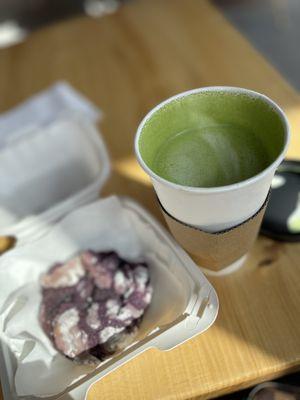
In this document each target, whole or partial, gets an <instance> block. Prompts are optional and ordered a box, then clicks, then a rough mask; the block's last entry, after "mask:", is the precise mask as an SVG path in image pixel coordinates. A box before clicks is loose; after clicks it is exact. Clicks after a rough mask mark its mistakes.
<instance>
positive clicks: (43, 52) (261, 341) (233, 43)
mask: <svg viewBox="0 0 300 400" xmlns="http://www.w3.org/2000/svg"><path fill="white" fill-rule="evenodd" d="M59 79H66V80H68V81H69V82H70V83H71V84H72V85H74V87H75V88H76V89H78V90H80V91H82V92H83V93H84V94H85V95H86V96H88V97H89V98H90V99H91V100H92V101H93V102H94V103H95V104H97V105H98V106H99V107H101V108H102V109H103V111H104V113H105V118H104V120H103V123H102V124H101V129H102V131H103V134H104V137H105V141H106V143H107V146H108V148H109V151H110V155H111V159H112V162H113V176H112V178H111V180H110V182H109V183H108V185H107V186H106V189H105V194H110V193H118V194H126V195H129V196H132V197H134V198H135V199H137V200H138V201H139V202H141V203H142V204H143V205H144V206H145V207H147V208H148V209H149V210H150V211H151V212H152V213H153V214H154V215H155V216H156V217H158V218H159V219H160V220H161V221H162V217H161V215H160V212H159V210H158V207H157V203H156V201H155V198H154V195H153V191H152V188H151V185H150V183H149V181H148V179H147V177H146V176H145V175H144V173H143V172H142V171H141V170H140V169H139V167H138V166H137V164H136V162H135V159H134V154H133V137H134V134H135V130H136V127H137V124H138V122H139V121H140V120H141V118H142V117H143V115H144V114H145V113H146V112H147V110H149V109H150V108H151V107H153V106H154V105H155V104H156V103H158V102H160V101H161V100H162V99H164V98H166V97H168V96H170V95H173V94H175V93H177V92H180V91H184V90H187V89H190V88H194V87H199V86H206V85H234V86H243V87H247V88H251V89H254V90H258V91H261V92H264V93H266V94H267V95H269V96H271V97H272V98H273V99H274V100H275V101H276V102H278V103H279V104H280V105H281V106H282V107H283V108H284V109H285V111H286V112H287V114H288V117H289V119H290V122H291V126H292V131H293V137H292V143H291V146H290V153H289V155H290V156H291V157H300V140H299V132H297V128H298V129H299V122H300V97H299V95H298V93H296V92H295V90H293V89H292V88H291V87H290V86H289V84H288V83H287V82H285V80H284V79H283V78H282V77H281V76H280V75H279V74H278V72H277V71H276V70H274V68H272V66H270V65H269V64H268V62H267V61H266V60H265V59H264V58H263V57H262V55H260V54H258V53H257V52H256V51H255V50H254V49H253V48H252V47H251V45H250V44H249V43H248V42H247V41H246V40H245V39H244V38H243V37H241V35H240V34H239V33H238V32H237V31H236V30H235V29H234V28H233V27H232V26H231V25H230V24H229V23H228V22H227V21H226V20H225V19H224V18H223V16H222V15H221V14H220V13H219V12H218V11H217V10H216V9H215V8H214V7H213V6H212V5H211V4H209V3H208V2H207V1H204V0H202V1H198V0H185V1H182V0H151V1H147V0H141V1H132V2H129V3H128V4H126V5H125V6H123V7H122V8H121V10H120V11H118V12H117V13H116V14H114V15H112V16H106V17H105V18H102V19H99V20H92V19H88V18H85V17H82V18H78V19H73V20H70V21H67V22H63V23H59V24H57V25H55V26H51V27H49V28H46V29H44V30H41V31H38V32H37V33H35V34H33V35H31V36H30V37H29V39H28V40H27V41H26V42H25V43H23V44H20V45H18V46H15V47H12V48H9V49H6V50H1V51H0V93H1V96H0V111H5V110H7V109H9V108H10V107H12V106H14V105H16V104H17V103H18V102H20V101H21V100H23V99H26V98H27V97H28V96H30V95H32V94H33V93H35V92H37V91H39V90H41V89H44V88H45V87H46V86H47V85H50V84H51V83H53V82H54V81H56V80H59ZM299 268H300V245H299V244H282V243H276V242H273V241H272V240H269V239H266V238H260V239H259V240H258V241H257V243H256V245H255V248H254V249H253V251H252V253H251V255H250V257H249V259H248V262H247V265H246V266H245V267H244V268H243V269H242V270H240V271H239V272H237V273H235V274H233V275H232V276H229V277H226V278H222V279H211V281H212V283H213V285H214V286H215V288H216V289H217V292H218V294H219V298H220V304H221V307H220V314H219V317H218V319H217V321H216V323H215V325H214V326H213V327H212V328H211V329H209V331H207V332H206V333H204V334H203V335H201V336H199V337H198V338H195V339H193V340H191V341H190V342H188V343H186V344H184V345H182V346H181V347H179V348H177V349H175V350H173V351H171V352H166V353H163V352H159V351H157V350H151V351H148V352H146V353H144V354H143V355H141V356H140V357H138V358H137V359H135V360H133V361H131V362H130V363H128V364H127V365H125V366H123V367H122V368H120V369H119V370H117V371H116V372H114V373H112V374H110V375H109V376H107V377H106V378H104V379H103V380H102V381H101V382H99V383H98V384H96V385H94V387H93V388H92V389H91V391H90V395H89V400H92V399H93V400H98V399H99V400H100V399H101V400H105V399H118V400H120V399H127V400H129V399H138V400H141V399H143V400H144V399H151V400H153V399H164V400H171V399H185V400H186V399H207V398H212V397H216V396H218V395H220V394H222V393H227V392H230V391H234V390H237V389H239V388H244V387H248V386H250V385H252V384H254V383H257V382H261V381H264V380H266V379H272V378H275V377H278V376H280V375H283V374H286V373H288V372H290V371H293V370H296V369H300V271H299ZM0 397H1V396H0Z"/></svg>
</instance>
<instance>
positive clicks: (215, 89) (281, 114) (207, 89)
mask: <svg viewBox="0 0 300 400" xmlns="http://www.w3.org/2000/svg"><path fill="white" fill-rule="evenodd" d="M218 91H219V92H229V93H237V94H246V95H249V96H252V97H255V98H260V99H262V100H264V101H265V102H266V103H267V104H269V106H271V107H272V108H273V110H274V111H275V112H276V113H277V114H278V115H279V117H280V118H281V121H282V124H283V129H284V135H285V143H284V146H283V148H282V150H281V152H280V154H279V155H278V156H277V158H276V159H275V160H274V161H273V162H272V163H271V164H270V165H269V166H268V167H267V168H265V169H264V170H263V171H261V172H260V173H258V174H256V175H254V176H252V177H250V178H248V179H245V180H243V181H241V182H237V183H233V184H230V185H225V186H216V187H196V186H184V185H180V184H178V183H174V182H170V181H168V180H167V179H164V178H162V177H161V176H159V175H158V174H156V173H155V172H154V171H152V169H151V168H149V167H148V165H147V164H146V163H145V161H144V160H143V158H142V156H141V153H140V150H139V139H140V136H141V133H142V130H143V127H144V126H145V123H146V122H147V121H148V120H149V119H150V118H151V117H152V115H153V114H154V113H156V112H157V111H158V110H160V109H161V108H162V107H164V106H165V105H166V104H168V103H171V102H173V101H174V100H176V99H179V98H182V97H186V96H189V95H192V94H197V93H205V92H218ZM289 142H290V127H289V123H288V120H287V117H286V115H285V113H284V111H283V110H282V109H281V108H280V107H279V106H278V105H277V104H276V103H275V102H274V101H273V100H271V99H270V98H269V97H268V96H266V95H265V94H262V93H259V92H256V91H254V90H251V89H246V88H240V87H235V86H205V87H201V88H197V89H191V90H187V91H185V92H181V93H178V94H176V95H174V96H171V97H169V98H167V99H166V100H164V101H162V102H161V103H159V104H157V105H156V106H155V107H154V108H152V109H151V110H150V111H149V112H148V113H147V114H146V115H145V117H144V118H143V119H142V121H141V122H140V124H139V126H138V128H137V132H136V135H135V140H134V148H135V154H136V157H137V160H138V162H139V164H140V166H141V167H142V168H143V170H144V171H145V172H146V173H147V174H148V175H149V176H150V177H151V178H153V179H154V180H156V181H158V182H160V183H162V184H164V185H166V186H169V187H171V188H173V189H176V190H182V191H184V192H191V193H199V194H212V193H221V192H222V193H223V192H228V191H233V190H238V189H241V188H243V187H246V186H248V185H251V184H253V183H255V182H256V181H258V180H260V179H262V178H264V177H265V176H266V175H268V173H269V172H271V171H272V170H274V169H276V168H277V167H278V166H279V164H280V163H281V162H282V160H283V159H284V156H285V154H286V152H287V148H288V145H289Z"/></svg>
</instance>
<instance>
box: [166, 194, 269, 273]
mask: <svg viewBox="0 0 300 400" xmlns="http://www.w3.org/2000/svg"><path fill="white" fill-rule="evenodd" d="M268 199H269V195H268V196H267V198H266V200H265V201H264V203H263V205H262V206H261V208H260V209H259V210H258V211H257V212H256V213H255V214H254V215H253V216H252V217H250V218H248V219H247V220H246V221H244V222H242V223H241V224H239V225H236V226H234V227H232V228H229V229H226V230H223V231H219V232H214V233H211V232H206V231H204V230H201V229H200V228H197V227H193V226H190V225H187V224H185V223H183V222H180V221H178V220H177V219H176V218H174V217H173V216H171V215H170V214H169V213H168V212H167V211H166V210H165V209H164V208H163V206H162V205H161V204H160V207H161V209H162V212H163V215H164V217H165V220H166V222H167V225H168V227H169V229H170V231H171V233H172V235H173V236H174V238H175V239H176V240H177V242H178V243H179V244H180V245H181V246H182V247H183V248H184V249H185V250H186V251H187V252H188V253H189V254H190V256H191V257H192V258H193V259H194V261H195V262H196V263H197V264H198V265H199V266H201V267H204V268H208V269H210V270H213V271H219V270H221V269H222V268H225V267H227V266H229V265H230V264H232V263H233V262H234V261H236V260H238V259H239V258H241V257H242V256H243V255H245V254H246V253H247V252H248V251H249V250H250V248H251V247H252V245H253V243H254V241H255V239H256V237H257V235H258V231H259V228H260V225H261V222H262V218H263V216H264V213H265V210H266V206H267V203H268Z"/></svg>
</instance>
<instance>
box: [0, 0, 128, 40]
mask: <svg viewBox="0 0 300 400" xmlns="http://www.w3.org/2000/svg"><path fill="white" fill-rule="evenodd" d="M124 1H126V0H0V48H4V47H8V46H11V45H14V44H17V43H20V42H21V41H22V40H24V39H25V37H26V35H27V34H28V33H29V32H30V31H32V30H34V29H38V28H40V27H42V26H43V25H47V24H50V23H53V22H55V21H59V20H62V19H65V18H70V17H72V16H76V15H80V14H84V13H85V14H87V15H89V16H91V17H101V16H102V15H105V14H110V13H113V12H115V11H116V10H117V8H118V7H119V6H120V5H121V4H122V3H123V2H124Z"/></svg>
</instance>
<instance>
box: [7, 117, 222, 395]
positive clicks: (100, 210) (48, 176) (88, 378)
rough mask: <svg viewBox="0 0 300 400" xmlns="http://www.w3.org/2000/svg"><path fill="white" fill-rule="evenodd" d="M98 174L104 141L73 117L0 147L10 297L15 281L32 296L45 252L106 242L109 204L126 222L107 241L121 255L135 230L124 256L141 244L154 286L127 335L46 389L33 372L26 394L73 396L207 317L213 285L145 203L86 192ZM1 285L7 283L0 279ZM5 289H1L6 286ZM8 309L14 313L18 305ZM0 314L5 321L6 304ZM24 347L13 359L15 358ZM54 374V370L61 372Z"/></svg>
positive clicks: (10, 362)
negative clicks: (129, 340)
mask: <svg viewBox="0 0 300 400" xmlns="http://www.w3.org/2000/svg"><path fill="white" fill-rule="evenodd" d="M108 174H109V159H108V155H107V152H106V149H105V146H104V143H103V141H102V139H101V137H100V135H99V134H98V132H97V131H96V129H95V127H94V125H93V124H91V123H90V121H88V120H86V119H83V118H72V119H70V118H67V119H61V120H59V121H58V122H55V123H53V124H50V125H48V126H46V127H44V128H43V129H42V130H38V129H35V130H29V131H28V133H27V134H26V135H22V137H20V138H19V139H16V140H15V141H11V142H10V143H8V144H7V146H6V147H5V148H4V149H3V150H1V151H0V177H1V176H2V178H3V179H6V184H4V185H3V187H2V188H1V189H0V208H1V211H2V215H3V216H5V217H6V222H5V223H4V222H3V221H4V218H3V220H2V225H1V221H0V235H14V236H16V238H17V244H16V248H14V249H12V250H11V251H9V252H7V253H5V254H4V255H3V256H2V257H0V274H1V273H3V272H4V271H5V274H7V275H6V276H7V282H8V286H9V285H12V286H13V289H14V290H13V295H14V296H18V290H19V289H20V286H21V285H22V286H23V283H24V282H26V283H30V284H33V288H34V290H33V292H30V291H29V292H28V293H29V295H28V298H27V300H26V299H25V303H26V301H29V303H30V297H31V296H38V294H37V287H38V282H37V280H38V276H39V274H40V272H42V271H44V270H46V269H48V268H49V267H50V266H51V264H52V263H53V261H57V260H63V259H67V258H68V257H70V256H72V255H73V254H74V252H76V251H79V250H84V249H87V248H92V249H95V250H105V249H108V248H109V247H111V248H114V243H113V242H114V240H115V239H114V235H113V232H111V231H110V233H109V234H108V235H107V242H106V243H105V240H104V239H103V238H104V236H103V233H104V232H105V231H106V230H107V231H109V230H111V227H110V221H112V220H111V219H110V218H108V217H109V212H112V211H111V210H112V209H113V210H114V208H113V207H115V208H116V210H117V212H116V213H115V215H118V213H119V214H120V216H122V219H123V218H124V219H125V222H126V223H125V222H124V224H125V225H124V226H123V225H122V226H123V228H124V227H126V226H128V229H127V231H126V232H128V235H123V236H122V237H124V241H125V242H124V243H123V242H122V240H119V241H118V243H115V244H116V247H117V248H116V250H117V251H119V252H120V254H121V256H126V248H127V247H128V242H126V240H129V239H128V238H130V234H133V233H135V235H136V237H137V238H138V240H139V249H140V251H139V252H137V253H136V254H131V256H132V257H133V258H135V257H142V256H143V254H142V253H143V252H144V254H146V255H147V261H148V262H149V265H150V274H151V281H152V284H153V287H154V294H153V301H152V303H151V305H150V307H149V309H148V310H147V311H146V314H145V316H144V319H143V322H142V324H141V327H140V330H139V335H138V337H137V339H136V341H135V342H134V343H133V344H131V345H130V346H129V347H128V348H127V349H125V350H124V351H122V352H121V353H119V354H116V355H114V356H112V357H111V358H109V359H107V360H106V361H104V362H102V363H100V364H99V365H98V366H97V367H96V368H95V369H92V370H91V368H89V369H88V370H86V371H83V372H84V373H82V371H81V374H80V377H79V376H78V377H74V376H73V377H72V379H69V382H67V383H66V385H65V386H66V387H60V388H59V391H58V392H57V393H50V391H51V388H52V387H48V388H47V387H46V386H47V385H46V384H45V382H46V381H45V380H44V379H42V383H41V384H42V386H43V390H45V393H43V394H42V395H35V396H34V395H32V394H30V393H26V399H40V398H43V399H45V398H47V399H50V398H51V399H57V398H64V397H65V395H66V393H69V394H68V396H70V397H71V398H73V399H82V398H84V396H85V395H86V393H87V390H88V388H89V386H90V385H91V384H92V383H93V382H95V381H97V380H99V379H101V378H102V377H104V376H105V375H106V374H108V373H109V372H111V371H113V370H114V369H116V368H117V367H119V366H120V365H122V364H124V363H125V362H127V361H128V360H130V359H132V358H133V357H136V356H137V355H139V354H140V353H142V352H143V351H145V350H147V349H149V348H152V347H156V348H158V349H160V350H169V349H171V348H173V347H175V346H177V345H179V344H181V343H183V342H184V341H186V340H188V339H190V338H192V337H193V336H195V335H197V334H199V333H201V332H203V331H205V330H206V329H208V327H209V326H210V325H211V324H212V323H213V322H214V320H215V318H216V316H217V312H218V299H217V296H216V293H215V291H214V289H213V287H212V286H211V285H210V283H209V282H208V281H207V279H206V278H205V276H204V275H203V273H202V272H201V270H200V269H199V268H198V267H197V266H196V265H195V264H194V263H193V262H192V260H191V259H190V258H189V256H188V255H187V254H186V253H185V252H184V251H183V250H182V249H181V248H180V247H179V246H178V244H177V243H176V242H175V241H174V239H173V238H172V237H171V236H170V235H169V234H168V233H167V232H166V231H165V230H164V229H163V228H162V227H161V226H160V224H159V223H158V222H157V221H156V220H155V219H154V218H153V217H151V215H149V213H148V212H147V211H145V210H144V209H143V208H142V207H140V206H139V205H138V204H137V203H135V202H134V201H133V200H131V199H128V198H118V197H115V196H113V197H110V198H106V199H103V200H96V199H97V198H98V196H99V192H100V190H101V188H102V186H103V184H104V182H105V181H106V179H107V178H108ZM12 176H13V177H14V179H13V182H12V179H11V177H12ZM2 178H1V179H2ZM95 200H96V201H95ZM105 216H106V217H105ZM118 223H120V224H121V221H120V222H119V221H118V220H114V222H113V229H115V231H116V235H115V236H116V237H117V232H118ZM126 224H127V225H126ZM120 229H121V228H120ZM124 229H125V228H124ZM122 232H123V231H122ZM130 232H131V233H130ZM123 233H124V232H123ZM123 233H122V234H123ZM127 236H128V237H127ZM100 238H102V239H101V241H100ZM109 238H110V239H109ZM118 246H119V247H118ZM141 250H142V251H141ZM122 252H124V254H123V253H122ZM39 268H40V269H39ZM27 269H28V272H29V273H28V274H27V273H26V271H27ZM20 270H22V273H23V276H25V278H24V277H23V278H22V279H23V280H21V279H16V275H17V274H16V271H20ZM11 279H12V280H13V283H10V282H11ZM32 281H33V283H32ZM10 287H11V286H10ZM3 289H4V292H5V290H6V291H8V292H9V290H8V288H7V287H5V288H3ZM28 290H29V289H28ZM21 291H22V290H21ZM4 292H3V293H4ZM25 292H26V291H25ZM22 293H23V295H24V292H22ZM8 294H9V296H10V298H11V296H12V293H11V292H9V293H8ZM0 296H1V295H0ZM7 297H8V296H7ZM25 297H26V296H25ZM0 298H1V297H0ZM33 298H34V297H33ZM3 299H4V295H3V294H2V299H1V303H2V304H0V310H1V309H2V312H3V305H4V303H6V304H5V305H4V313H5V307H6V306H7V305H8V303H9V299H7V298H6V299H5V302H4V301H2V300H3ZM6 300H7V301H6ZM22 301H24V296H23V297H22ZM35 307H37V304H35ZM21 311H22V308H21ZM0 312H1V311H0ZM13 312H14V313H16V314H15V315H14V317H15V318H17V317H18V312H20V311H19V310H17V311H16V310H13ZM1 318H3V317H2V316H1V315H0V326H1V330H0V339H1V340H0V364H1V369H0V374H1V377H0V378H1V384H2V389H3V393H4V400H13V399H20V398H22V397H23V396H21V397H20V396H19V397H18V396H17V395H16V391H15V372H16V369H17V364H16V359H15V356H14V355H13V353H12V351H11V349H10V347H9V343H10V342H9V340H7V337H6V336H5V334H4V331H3V330H2V328H3V322H6V321H3V320H2V325H1ZM5 318H8V321H10V320H9V318H11V313H9V315H5ZM35 318H36V319H37V318H38V316H37V315H35V313H34V312H32V313H30V315H29V314H28V323H29V321H30V320H32V321H34V323H37V321H36V320H35ZM20 323H21V324H22V323H23V322H22V321H20ZM4 330H5V326H4ZM46 340H48V339H46ZM32 351H33V350H32ZM29 353H30V352H29ZM26 356H28V355H25V358H24V355H23V359H22V361H24V360H25V364H26ZM61 357H62V358H63V359H64V361H65V362H68V363H69V364H68V365H69V366H70V370H71V371H72V368H74V369H75V367H74V364H73V363H72V362H71V361H66V360H65V358H64V357H63V356H61ZM27 368H30V366H27ZM32 368H33V367H32ZM23 371H24V370H23ZM28 371H29V370H28ZM29 372H30V371H29ZM29 375H30V373H29ZM60 375H63V374H62V373H61V371H60ZM35 377H36V378H37V379H33V378H32V376H31V380H32V382H34V381H38V376H37V375H36V374H35ZM29 384H30V382H29ZM52 389H53V388H52ZM26 390H27V391H28V387H27V389H26ZM47 390H48V393H46V391H47ZM52 391H53V390H52ZM70 397H68V399H70Z"/></svg>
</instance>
